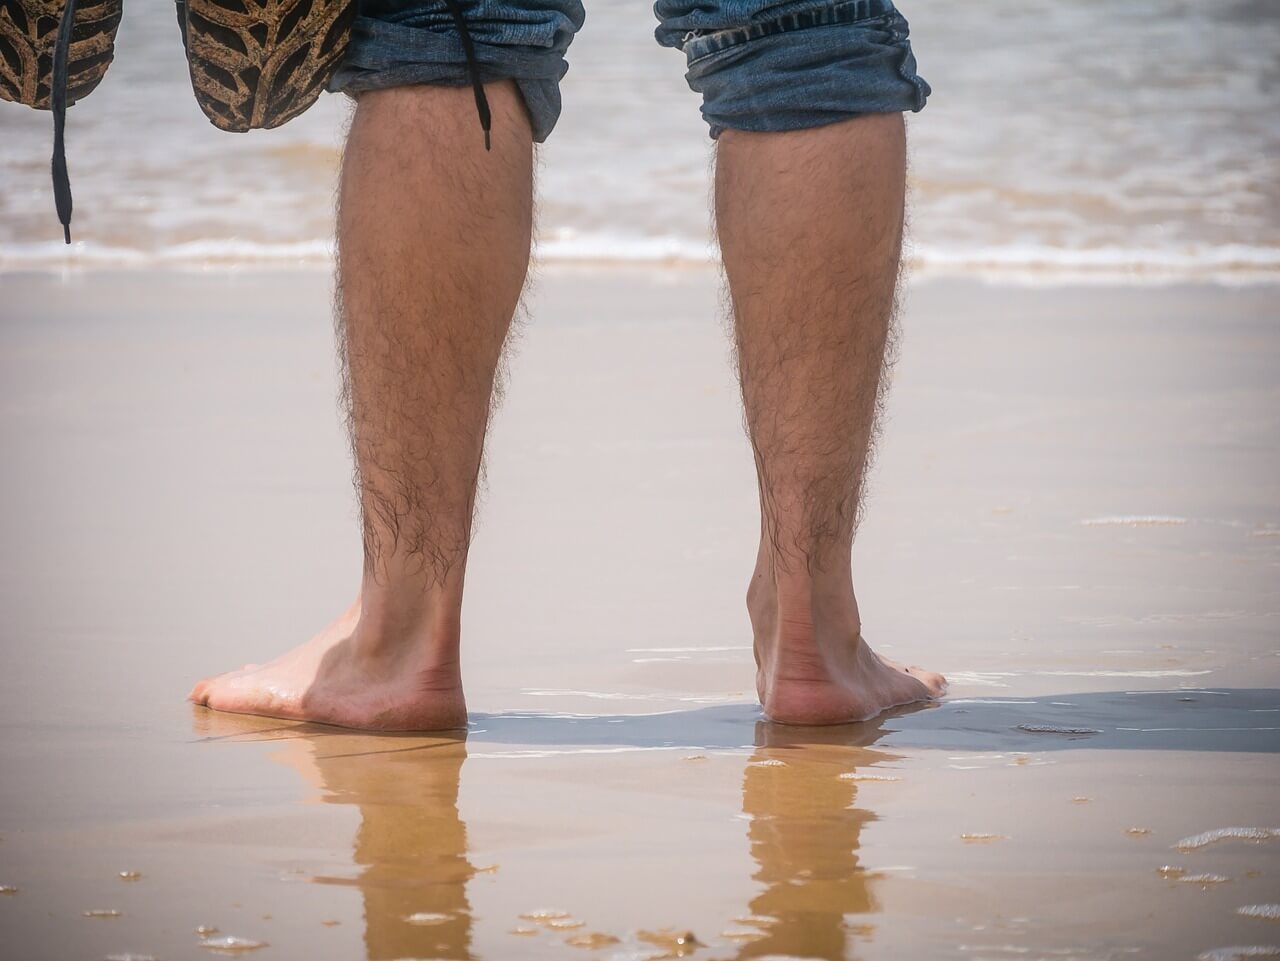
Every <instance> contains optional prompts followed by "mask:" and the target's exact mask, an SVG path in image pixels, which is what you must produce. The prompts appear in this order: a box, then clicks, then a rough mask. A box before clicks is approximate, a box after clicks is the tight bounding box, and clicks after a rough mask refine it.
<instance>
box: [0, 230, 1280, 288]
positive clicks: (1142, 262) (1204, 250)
mask: <svg viewBox="0 0 1280 961" xmlns="http://www.w3.org/2000/svg"><path fill="white" fill-rule="evenodd" d="M718 256H719V254H718V250H717V248H716V246H715V245H714V244H713V243H710V242H706V241H700V240H697V239H693V238H687V237H679V236H654V237H638V236H628V235H625V234H609V233H598V234H588V233H575V232H571V231H565V230H561V231H557V232H555V233H554V234H552V235H551V236H549V237H544V238H542V239H541V240H540V241H539V242H538V243H537V244H536V245H535V248H534V257H535V259H536V260H537V261H538V262H539V263H542V264H546V265H559V264H564V265H582V266H609V267H614V266H617V267H623V266H630V265H634V266H647V267H653V266H669V267H707V266H710V265H713V264H715V263H716V261H717V260H718ZM905 257H906V260H907V262H908V265H909V266H910V268H911V269H912V270H913V272H914V273H915V274H916V275H925V276H929V275H946V276H961V275H962V276H974V277H979V278H989V279H1003V280H1023V281H1027V282H1036V281H1040V282H1045V283H1071V282H1079V283H1108V282H1124V283H1131V282H1143V281H1149V282H1157V283H1158V282H1166V283H1167V282H1178V281H1185V280H1199V281H1219V282H1238V283H1249V282H1262V283H1275V282H1277V281H1280V248H1276V247H1261V246H1257V247H1255V246H1248V245H1243V244H1229V245H1221V246H1204V247H1183V248H1169V249H1144V248H1125V247H1094V248H1065V247H1049V246H1042V245H1029V244H1010V245H1005V246H999V245H974V246H932V245H929V244H914V245H911V246H910V247H909V248H908V249H907V251H906V254H905ZM333 259H334V243H333V241H332V239H327V238H326V239H320V238H317V239H312V240H303V241H291V242H285V243H270V242H262V241H250V240H241V239H236V238H227V239H208V240H198V241H188V242H184V243H175V244H168V245H164V246H159V247H156V248H154V249H144V248H140V247H124V246H104V245H101V244H95V243H92V242H86V241H80V242H77V243H74V244H72V245H71V246H66V245H64V244H61V243H58V242H56V241H48V242H42V243H30V244H7V245H5V244H0V272H9V273H12V272H20V271H60V270H67V269H71V270H76V269H87V270H92V269H129V268H133V269H179V270H186V269H196V270H222V269H236V268H267V269H280V268H288V267H303V268H306V267H321V268H327V267H329V266H331V265H332V263H333Z"/></svg>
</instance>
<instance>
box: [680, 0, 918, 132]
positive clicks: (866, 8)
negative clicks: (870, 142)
mask: <svg viewBox="0 0 1280 961" xmlns="http://www.w3.org/2000/svg"><path fill="white" fill-rule="evenodd" d="M683 49H684V52H685V56H686V58H687V60H688V72H687V73H686V75H685V76H686V79H687V81H688V83H689V86H690V88H691V89H693V90H694V91H695V92H697V93H700V94H702V99H703V105H702V114H703V118H704V119H705V120H706V121H707V124H708V126H709V127H710V133H711V136H712V137H713V138H718V137H719V135H720V134H721V132H723V131H725V130H740V131H747V132H777V131H788V130H803V129H808V128H814V127H822V126H826V125H829V124H833V123H838V122H840V121H842V120H848V119H851V118H853V117H858V116H863V115H866V114H893V113H902V112H904V111H908V110H909V111H913V112H914V111H919V110H921V109H923V107H924V105H925V101H926V100H927V98H928V96H929V93H930V89H929V85H928V83H927V82H925V80H924V79H923V78H922V77H920V76H919V74H918V73H917V72H916V62H915V57H914V55H913V53H912V51H911V44H910V40H909V26H908V24H907V21H906V19H905V18H904V17H903V16H902V14H901V13H899V12H898V11H897V10H896V9H894V8H893V6H892V4H890V3H889V2H888V0H845V2H832V3H830V4H829V5H826V6H821V7H818V8H810V9H807V10H804V11H801V12H798V13H791V14H786V15H784V16H781V17H778V18H777V19H775V20H770V21H763V22H760V21H755V22H751V23H748V24H746V25H743V26H733V27H727V28H724V29H717V30H707V31H704V30H694V31H690V33H689V34H687V35H686V37H685V38H684V39H683Z"/></svg>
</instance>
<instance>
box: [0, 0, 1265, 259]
mask: <svg viewBox="0 0 1280 961" xmlns="http://www.w3.org/2000/svg"><path fill="white" fill-rule="evenodd" d="M650 7H651V5H650V4H647V3H636V2H632V0H592V2H591V3H589V4H588V21H587V26H586V29H585V30H584V31H583V32H582V34H581V35H580V36H579V38H578V39H577V40H576V41H575V43H574V46H573V47H572V49H571V52H570V72H569V74H568V76H567V78H566V79H565V82H564V97H565V103H566V111H565V115H564V118H563V120H562V122H561V125H560V127H559V128H558V129H557V130H556V132H555V134H554V136H553V137H552V138H551V140H550V142H549V143H548V145H547V146H546V148H545V149H544V150H543V152H542V157H543V163H542V166H541V171H540V174H539V183H540V192H541V204H540V217H541V229H542V242H541V245H540V253H541V255H542V256H543V257H544V258H546V259H556V258H568V259H582V260H588V261H600V260H606V261H635V260H640V261H645V260H655V259H664V258H677V259H692V260H699V261H700V260H705V259H706V258H707V256H708V245H709V241H710V235H709V231H708V228H707V197H708V166H709V161H710V141H709V140H708V138H707V136H706V130H705V126H704V125H703V123H702V120H701V119H700V117H699V114H698V109H697V108H698V101H697V98H696V97H695V96H694V95H693V94H691V93H690V92H689V90H688V89H687V87H686V86H685V83H684V79H683V71H684V66H683V61H682V58H681V56H680V55H679V54H678V53H675V52H673V51H671V50H664V49H661V48H659V47H658V46H657V45H656V44H655V43H654V42H653V38H652V31H653V26H654V21H653V17H652V14H651V12H650ZM901 7H902V9H903V10H904V11H905V12H906V14H907V16H908V17H909V19H910V20H911V23H912V30H913V43H914V46H915V50H916V53H917V57H918V59H919V61H920V65H921V66H920V69H921V73H922V74H923V75H924V76H925V77H926V78H927V79H928V80H929V82H930V83H931V84H932V86H933V88H934V96H933V98H932V100H931V102H930V104H929V106H928V107H927V108H926V110H925V111H924V112H923V113H921V114H919V115H917V116H913V117H911V120H910V139H911V150H912V161H911V172H912V177H911V180H912V193H913V216H912V224H913V230H912V234H913V236H914V240H915V245H914V248H913V250H914V252H913V257H914V259H915V261H916V262H917V263H919V264H922V265H925V266H930V267H933V268H936V269H939V270H958V271H966V270H973V269H975V268H979V267H981V268H983V269H991V268H1003V269H1006V270H1007V269H1019V270H1026V271H1030V272H1032V273H1037V274H1038V273H1043V272H1045V271H1049V272H1051V273H1052V274H1054V275H1055V276H1059V277H1061V276H1064V275H1065V274H1066V273H1067V272H1083V273H1085V274H1094V273H1098V272H1102V273H1107V272H1111V271H1122V272H1128V271H1133V270H1140V271H1144V272H1146V273H1152V272H1154V273H1156V274H1171V275H1173V276H1179V275H1188V274H1189V275H1202V276H1203V275H1205V274H1212V273H1215V272H1223V271H1225V272H1227V273H1230V274H1237V275H1238V274H1240V273H1242V272H1245V271H1255V272H1256V271H1262V272H1263V273H1270V274H1273V275H1274V273H1275V272H1276V271H1277V270H1280V175H1278V174H1277V167H1276V157H1277V156H1280V111H1277V110H1276V109H1275V100H1276V89H1277V84H1278V83H1280V71H1278V68H1277V62H1276V58H1275V50H1276V49H1277V48H1280V7H1277V6H1276V5H1275V4H1274V3H1269V2H1265V0H1222V2H1219V3H1209V4H1206V3H1191V2H1186V0H1126V2H1125V3H1122V4H1116V3H1107V2H1104V0H1078V2H1073V3H1062V2H1058V0H1023V2H1020V3H1018V4H1015V5H1010V4H1008V3H1005V2H1002V0H971V2H969V3H967V4H965V5H964V7H963V8H961V9H957V8H956V7H955V6H954V5H952V4H947V3H943V2H941V0H908V2H904V3H902V4H901ZM347 109H348V107H347V103H346V101H345V99H344V98H339V97H326V98H323V99H322V101H321V103H320V104H319V105H317V106H316V107H315V108H313V109H312V110H311V111H310V112H309V113H308V114H306V115H305V116H304V117H302V118H301V119H299V120H297V121H295V122H293V123H290V124H289V125H287V126H286V127H283V128H281V129H279V130H274V131H260V132H254V133H250V134H246V135H237V136H229V135H226V134H222V133H219V132H218V131H216V130H215V129H214V128H213V127H212V126H210V125H209V124H208V123H207V122H206V121H205V119H204V117H203V116H202V115H201V114H200V112H199V109H198V107H197V106H196V104H195V102H194V99H193V98H192V96H191V93H190V89H189V85H188V81H187V75H186V66H185V63H184V62H183V59H182V52H181V44H180V42H179V37H178V32H177V27H176V24H175V22H174V17H173V7H172V4H171V3H170V2H168V0H130V2H129V3H127V4H126V5H125V16H124V22H123V24H122V26H121V29H120V35H119V55H118V58H117V61H116V62H115V63H114V64H113V65H112V68H111V71H110V72H109V73H108V75H107V78H106V80H105V81H104V83H103V85H102V87H101V88H100V89H99V90H97V91H95V93H94V94H93V96H92V97H91V98H89V99H87V100H85V101H84V103H83V104H81V105H77V106H76V107H75V108H74V109H73V110H72V111H71V113H70V127H69V132H68V143H69V157H70V165H71V173H72V178H73V185H74V188H75V198H76V214H75V225H76V231H75V235H76V237H77V239H78V240H79V241H83V243H82V244H81V245H80V246H78V247H77V249H76V251H75V252H74V253H73V254H72V255H71V257H72V261H73V262H87V263H102V262H107V263H120V264H135V265H143V266H146V265H154V264H157V263H160V264H168V263H199V262H204V261H206V260H214V261H221V262H226V261H231V262H243V261H249V262H253V261H259V260H266V261H268V262H289V261H292V260H296V259H299V258H301V259H316V258H323V257H324V256H326V255H327V251H328V249H329V244H330V238H331V235H332V215H331V206H332V204H331V198H332V195H333V189H334V183H335V180H334V171H335V169H336V164H337V157H338V147H339V144H340V142H341V136H342V129H343V126H344V118H345V116H346V113H347ZM0 134H2V135H0V183H3V189H0V267H6V266H7V267H10V268H13V267H18V268H21V267H22V266H24V265H32V264H58V263H63V262H66V261H67V257H68V255H67V253H66V252H65V251H64V250H63V249H62V246H61V242H60V240H61V232H60V230H59V229H58V224H57V220H56V218H55V217H54V215H53V205H52V200H51V198H50V188H49V173H48V163H49V159H48V158H49V138H50V122H49V117H48V115H47V114H36V113H35V112H32V111H28V110H25V109H23V108H19V107H16V106H14V105H11V104H7V103H0ZM498 135H499V136H500V135H501V131H499V132H498Z"/></svg>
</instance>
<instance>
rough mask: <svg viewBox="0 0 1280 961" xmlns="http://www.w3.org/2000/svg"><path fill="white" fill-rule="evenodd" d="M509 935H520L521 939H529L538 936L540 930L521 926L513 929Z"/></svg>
mask: <svg viewBox="0 0 1280 961" xmlns="http://www.w3.org/2000/svg"><path fill="white" fill-rule="evenodd" d="M507 933H508V934H518V935H519V936H520V937H522V938H527V937H529V936H530V935H534V934H537V933H538V929H537V928H530V927H526V926H524V925H521V926H520V927H518V928H512V929H511V930H510V931H509V932H507Z"/></svg>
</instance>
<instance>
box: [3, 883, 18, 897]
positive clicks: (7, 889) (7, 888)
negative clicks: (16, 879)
mask: <svg viewBox="0 0 1280 961" xmlns="http://www.w3.org/2000/svg"><path fill="white" fill-rule="evenodd" d="M17 893H18V889H17V888H16V887H14V886H13V885H12V884H0V897H11V896H12V895H15V894H17Z"/></svg>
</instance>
